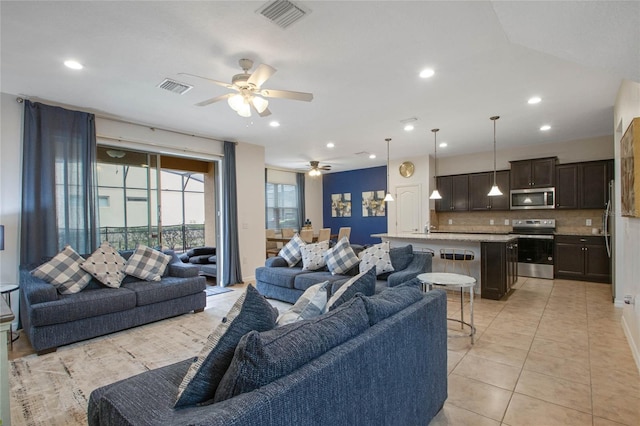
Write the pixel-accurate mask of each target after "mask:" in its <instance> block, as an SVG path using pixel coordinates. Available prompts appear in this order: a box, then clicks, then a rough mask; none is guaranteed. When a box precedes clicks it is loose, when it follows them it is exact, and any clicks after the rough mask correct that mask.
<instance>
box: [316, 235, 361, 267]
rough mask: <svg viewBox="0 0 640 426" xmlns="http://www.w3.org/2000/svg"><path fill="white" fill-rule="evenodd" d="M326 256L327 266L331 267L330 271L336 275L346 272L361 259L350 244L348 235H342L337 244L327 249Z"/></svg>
mask: <svg viewBox="0 0 640 426" xmlns="http://www.w3.org/2000/svg"><path fill="white" fill-rule="evenodd" d="M324 258H325V260H326V262H327V268H329V271H331V273H332V274H334V275H335V274H344V273H345V272H347V271H348V270H349V269H351V268H353V267H354V266H355V265H357V264H358V262H359V261H360V260H359V259H358V256H357V255H356V253H355V252H354V251H353V249H352V248H351V246H350V245H349V239H348V238H347V237H342V238H341V239H340V241H338V242H337V243H336V245H335V246H333V247H332V248H331V249H329V250H327V252H326V253H325V255H324Z"/></svg>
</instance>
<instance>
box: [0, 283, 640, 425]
mask: <svg viewBox="0 0 640 426" xmlns="http://www.w3.org/2000/svg"><path fill="white" fill-rule="evenodd" d="M209 284H213V283H211V282H210V283H209ZM245 286H246V284H245V285H239V286H233V287H232V288H233V290H234V291H231V292H228V293H223V294H219V295H216V296H211V297H208V298H207V309H213V310H215V311H216V313H218V314H219V315H220V316H225V315H226V314H227V312H228V310H229V309H230V308H231V306H232V305H233V303H234V302H235V301H236V300H237V298H238V297H239V296H240V294H241V293H242V290H243V288H244V287H245ZM515 288H516V289H515V291H514V292H513V293H512V294H511V295H510V296H509V298H508V299H507V300H506V301H493V300H488V299H480V298H476V299H474V314H475V318H474V319H475V325H476V327H477V334H476V343H475V345H473V346H472V345H471V342H470V339H469V338H468V337H450V338H449V344H448V370H449V398H448V399H447V401H446V403H445V405H444V408H443V410H442V411H441V412H440V413H439V414H438V415H437V416H436V417H435V418H434V419H433V420H432V421H431V423H430V426H441V425H456V426H464V425H473V426H484V425H487V426H489V425H504V426H520V425H535V426H553V425H562V426H564V425H581V426H582V425H592V426H614V425H621V424H622V425H632V426H638V425H640V375H639V374H638V369H637V367H636V365H635V363H634V360H633V357H632V355H631V350H630V348H629V345H628V343H627V341H626V338H625V336H624V333H623V331H622V327H621V324H620V318H621V314H622V310H621V309H619V308H615V307H614V306H613V304H612V303H611V293H610V291H611V287H610V286H609V285H606V284H595V283H586V282H579V281H566V280H539V279H533V278H524V277H520V279H519V280H518V283H517V284H516V286H515ZM271 303H272V304H273V305H274V306H276V307H277V308H278V309H279V310H280V311H283V310H286V309H287V308H288V307H290V306H291V305H289V304H287V303H284V302H279V301H275V300H271ZM464 309H465V318H466V319H468V318H469V303H468V296H467V299H465V306H464ZM447 310H448V314H447V315H448V316H450V317H454V318H455V317H459V314H460V294H459V293H457V292H451V293H450V294H449V296H448V303H447ZM459 327H460V325H459V324H457V323H454V322H449V328H450V334H451V335H452V336H455V335H457V334H460V333H459ZM16 343H17V344H14V352H13V354H12V353H11V352H10V353H9V358H10V359H13V358H17V357H19V356H24V355H25V354H27V353H31V352H32V349H31V348H30V345H29V344H28V342H27V341H26V339H22V338H21V339H19V340H18V342H16Z"/></svg>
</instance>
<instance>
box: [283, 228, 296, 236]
mask: <svg viewBox="0 0 640 426" xmlns="http://www.w3.org/2000/svg"><path fill="white" fill-rule="evenodd" d="M281 231H282V238H293V235H294V234H295V233H296V232H295V230H294V229H293V228H282V230H281Z"/></svg>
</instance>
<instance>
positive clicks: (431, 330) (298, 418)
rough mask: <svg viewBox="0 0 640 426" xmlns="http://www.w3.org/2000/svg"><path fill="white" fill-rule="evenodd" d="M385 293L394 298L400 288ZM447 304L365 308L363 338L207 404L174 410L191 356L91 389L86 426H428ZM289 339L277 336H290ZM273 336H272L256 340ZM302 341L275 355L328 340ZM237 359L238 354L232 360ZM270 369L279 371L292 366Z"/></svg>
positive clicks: (441, 296)
mask: <svg viewBox="0 0 640 426" xmlns="http://www.w3.org/2000/svg"><path fill="white" fill-rule="evenodd" d="M414 290H415V289H414ZM386 291H387V292H398V291H399V288H391V289H388V290H386ZM388 296H391V297H387V299H386V300H387V302H385V303H387V305H386V306H387V307H388V305H389V304H393V303H394V301H395V300H397V299H398V296H396V295H388ZM374 297H376V296H374ZM357 298H362V296H357V297H356V299H357ZM415 300H417V301H415ZM354 302H359V303H360V305H359V306H358V304H357V303H350V304H349V306H346V307H345V314H346V315H348V317H349V318H355V317H358V318H360V317H361V315H362V310H363V309H365V308H363V304H364V303H362V301H358V300H354ZM446 304H447V303H446V294H445V293H444V292H443V291H442V290H433V291H430V292H429V293H427V294H425V295H424V296H420V295H418V297H417V298H413V299H412V301H410V302H409V304H405V305H403V306H402V307H400V308H399V310H398V309H396V310H391V311H390V310H389V309H387V308H385V309H386V311H387V312H384V314H383V315H381V311H383V310H385V309H382V310H378V311H377V313H374V314H372V312H375V311H372V310H370V309H369V305H366V311H365V313H364V321H365V323H364V324H363V325H362V326H358V327H359V329H361V330H362V331H360V332H359V333H355V335H354V336H353V337H350V338H348V339H347V340H345V341H343V343H340V344H338V345H337V346H335V347H332V348H330V349H328V350H327V351H326V352H321V353H320V354H319V355H318V356H317V357H314V358H312V359H311V360H310V361H308V362H307V363H305V364H303V365H302V366H301V367H299V368H295V369H294V370H293V371H292V372H291V373H288V374H286V375H284V376H282V377H280V378H277V379H275V380H274V381H272V382H271V383H267V384H265V385H263V386H261V387H259V388H257V389H255V390H252V391H248V392H245V393H240V394H239V395H236V396H232V397H231V398H229V399H226V400H222V401H220V402H215V403H212V404H210V405H200V406H198V405H195V406H190V407H186V408H180V409H175V408H173V406H174V403H175V401H176V395H177V394H178V390H179V385H180V383H181V381H182V378H183V377H184V376H185V373H186V372H187V370H188V369H189V366H190V364H191V363H192V362H193V360H194V358H193V357H191V358H189V359H187V360H184V361H181V362H178V363H176V364H171V365H168V366H166V367H162V368H158V369H156V370H151V371H148V372H145V373H142V374H139V375H137V376H133V377H131V378H128V379H125V380H123V381H120V382H116V383H114V384H111V385H107V386H104V387H101V388H98V389H96V390H94V391H93V392H92V393H91V396H90V398H89V405H88V423H89V425H90V426H102V425H104V426H107V425H109V426H126V425H173V426H178V425H203V426H204V425H213V426H215V425H220V426H227V425H235V426H263V425H264V426H280V425H332V426H357V425H363V426H365V425H366V426H378V425H380V426H382V425H427V424H429V421H430V420H431V419H432V418H433V417H434V416H435V415H436V414H437V413H438V411H439V410H440V409H441V408H442V406H443V404H444V402H445V400H446V398H447V325H446ZM338 309H340V308H338ZM389 311H390V312H389ZM333 312H335V311H330V312H329V313H327V314H324V315H321V316H320V317H318V318H322V317H323V316H327V315H331V314H332V313H333ZM367 317H368V318H367ZM374 317H375V318H376V320H373V318H374ZM307 321H315V320H307ZM303 322H304V321H303ZM370 323H371V324H370ZM359 324H360V323H359ZM288 326H294V327H295V326H296V325H295V324H290V325H288ZM288 326H282V327H288ZM290 330H292V329H291V328H290V329H289V330H288V331H287V333H284V332H283V333H282V334H281V336H285V338H286V336H290V335H291V334H292V332H291V331H290ZM273 331H277V329H274V330H270V331H267V332H264V333H271V332H273ZM250 333H257V332H250ZM260 334H262V333H260ZM306 336H307V337H306V339H307V341H306V342H305V344H304V345H298V346H295V343H294V342H289V341H283V342H280V344H281V347H283V348H287V347H292V345H293V346H295V347H296V350H295V351H286V350H284V351H281V352H280V354H281V356H283V357H288V356H292V357H296V356H299V353H300V352H304V349H305V348H315V347H317V346H318V345H315V344H314V343H313V342H310V341H308V340H309V339H313V338H320V336H322V338H323V339H324V340H326V339H330V338H333V337H327V334H326V333H318V332H315V333H309V334H306ZM245 337H246V336H245ZM294 340H295V339H294ZM309 350H311V349H309ZM238 352H239V349H236V356H238ZM185 355H187V354H185ZM270 360H271V361H273V362H274V363H276V364H277V365H285V364H287V363H288V362H292V361H289V360H286V359H279V360H274V359H270ZM229 371H231V369H230V370H227V373H229ZM223 380H224V379H223ZM221 386H222V385H221ZM217 394H218V392H216V396H217Z"/></svg>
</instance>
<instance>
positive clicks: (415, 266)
mask: <svg viewBox="0 0 640 426" xmlns="http://www.w3.org/2000/svg"><path fill="white" fill-rule="evenodd" d="M355 251H356V254H357V252H358V251H359V250H355ZM389 257H390V258H391V264H392V265H393V268H394V271H393V272H390V273H385V274H382V275H379V276H378V282H377V283H376V292H380V291H381V290H382V289H384V288H385V287H394V286H396V285H398V284H400V283H402V282H405V281H408V280H410V279H412V278H415V277H416V276H418V275H419V274H422V273H424V272H431V261H432V257H431V255H430V254H428V253H421V252H414V251H413V246H411V244H409V245H406V246H403V247H394V248H392V249H391V250H390V251H389ZM358 272H359V267H358V265H356V266H354V267H353V268H351V269H350V270H349V271H347V272H346V273H345V274H343V275H340V274H337V275H332V274H331V272H329V270H328V269H327V268H326V267H325V268H322V269H320V270H318V271H303V270H302V261H300V262H298V264H296V265H295V266H293V267H289V265H288V264H287V261H286V260H284V259H283V258H282V257H280V256H276V257H270V258H269V259H267V260H266V262H265V266H261V267H259V268H256V288H257V289H258V291H259V292H260V293H261V294H262V295H264V296H266V297H269V298H271V299H278V300H283V301H285V302H288V303H295V302H296V300H298V298H299V297H300V296H302V293H304V291H305V290H306V289H308V288H309V287H311V286H312V285H314V284H318V283H321V282H324V281H330V282H331V283H332V287H333V288H332V293H334V292H335V290H336V289H337V288H338V287H340V286H341V285H342V284H344V283H345V282H346V281H347V280H349V279H350V278H351V277H352V276H354V275H357V274H358Z"/></svg>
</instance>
